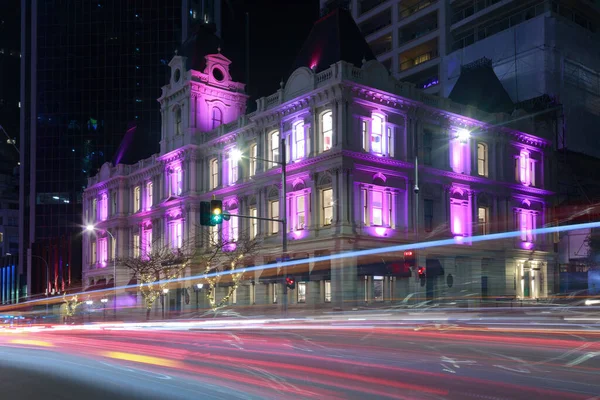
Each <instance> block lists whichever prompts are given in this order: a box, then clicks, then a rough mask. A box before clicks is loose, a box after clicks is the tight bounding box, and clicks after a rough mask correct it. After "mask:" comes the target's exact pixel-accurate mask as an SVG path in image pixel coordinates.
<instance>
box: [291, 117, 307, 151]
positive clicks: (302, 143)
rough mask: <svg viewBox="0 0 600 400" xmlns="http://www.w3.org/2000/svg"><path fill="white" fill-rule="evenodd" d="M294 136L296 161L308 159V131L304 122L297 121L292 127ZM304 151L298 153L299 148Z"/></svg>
mask: <svg viewBox="0 0 600 400" xmlns="http://www.w3.org/2000/svg"><path fill="white" fill-rule="evenodd" d="M292 134H293V139H294V161H297V160H301V159H303V158H305V157H306V130H305V125H304V121H297V122H295V123H294V124H293V125H292ZM300 147H301V148H302V151H298V149H299V148H300Z"/></svg>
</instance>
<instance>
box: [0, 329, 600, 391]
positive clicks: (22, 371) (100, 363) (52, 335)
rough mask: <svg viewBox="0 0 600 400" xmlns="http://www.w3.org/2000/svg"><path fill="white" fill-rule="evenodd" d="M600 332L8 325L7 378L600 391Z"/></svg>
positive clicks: (244, 387)
mask: <svg viewBox="0 0 600 400" xmlns="http://www.w3.org/2000/svg"><path fill="white" fill-rule="evenodd" d="M514 325H517V324H516V323H515V324H514ZM598 339H600V331H596V330H594V329H593V328H591V327H587V326H585V325H577V326H571V327H568V326H567V327H565V326H560V327H557V328H556V329H553V328H551V327H548V326H546V327H545V328H544V329H538V328H537V327H536V326H530V327H528V326H527V325H525V324H520V325H519V326H517V327H515V326H506V327H503V326H498V325H493V326H485V324H484V323H480V324H461V323H452V324H449V323H442V324H438V323H430V324H423V323H421V322H419V323H418V324H406V323H403V324H399V323H394V322H391V323H390V322H387V323H386V322H385V321H381V320H379V321H369V320H365V319H362V318H358V319H357V320H347V321H345V322H344V321H329V322H326V321H313V322H310V321H289V322H285V321H279V322H277V323H270V322H268V321H266V322H265V321H260V322H252V321H244V322H240V323H238V324H236V325H235V326H234V325H231V324H223V325H220V323H219V322H218V321H216V322H215V321H211V322H210V325H208V324H205V325H203V324H197V323H196V324H186V323H177V324H167V325H161V326H119V325H116V326H112V327H111V326H106V325H105V326H95V327H89V326H88V327H57V328H53V329H48V328H46V329H3V330H0V382H1V384H2V391H3V397H4V395H7V398H11V397H8V395H11V396H13V398H23V399H42V398H44V399H48V398H51V399H83V398H85V399H96V398H97V399H111V400H117V399H137V398H143V399H165V398H169V399H198V398H206V399H236V398H240V399H254V398H257V399H258V398H263V399H264V398H268V399H288V398H289V399H292V398H293V399H299V398H300V399H304V398H307V399H308V398H313V399H334V398H340V399H366V398H369V399H371V398H395V399H461V400H462V399H488V400H504V399H526V400H532V399H544V400H551V399H561V400H567V399H600V379H599V378H600V359H599V356H600V342H599V341H598Z"/></svg>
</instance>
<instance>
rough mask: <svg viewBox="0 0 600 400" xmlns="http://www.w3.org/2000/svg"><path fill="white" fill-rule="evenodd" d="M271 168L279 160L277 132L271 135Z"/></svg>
mask: <svg viewBox="0 0 600 400" xmlns="http://www.w3.org/2000/svg"><path fill="white" fill-rule="evenodd" d="M271 161H272V163H271V168H273V167H275V166H276V165H277V163H278V162H279V161H280V160H279V132H273V133H271Z"/></svg>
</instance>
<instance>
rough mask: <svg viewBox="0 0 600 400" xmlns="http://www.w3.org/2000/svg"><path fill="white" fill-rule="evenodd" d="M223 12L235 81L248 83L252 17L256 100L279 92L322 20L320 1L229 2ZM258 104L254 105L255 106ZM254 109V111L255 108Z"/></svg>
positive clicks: (252, 89) (251, 90)
mask: <svg viewBox="0 0 600 400" xmlns="http://www.w3.org/2000/svg"><path fill="white" fill-rule="evenodd" d="M224 3H229V4H230V5H231V7H230V8H227V5H226V4H224V5H223V6H224V9H223V16H224V22H223V41H224V46H223V47H224V48H223V49H222V52H223V54H224V55H225V56H226V57H228V58H230V59H231V60H232V61H233V63H234V64H235V66H234V65H233V64H232V75H233V78H234V79H240V80H242V81H243V82H245V83H248V82H247V81H246V79H245V75H246V74H245V41H246V40H245V37H246V28H245V13H246V12H249V13H250V82H249V85H248V86H247V87H246V90H247V92H248V93H249V94H250V95H251V96H252V98H251V100H250V101H251V102H252V103H254V100H255V99H256V98H257V97H261V96H268V95H270V94H272V93H274V92H275V91H277V89H279V82H280V80H281V79H282V78H284V79H286V78H287V75H288V74H289V73H290V72H291V71H290V68H291V67H292V64H293V63H294V60H295V58H296V55H297V54H298V53H299V51H300V48H301V47H302V44H303V43H304V40H305V39H306V38H307V37H308V34H309V32H310V29H311V28H312V25H313V23H314V22H315V21H316V20H317V19H318V18H319V0H229V1H224ZM253 105H254V104H252V106H253ZM251 109H254V107H251Z"/></svg>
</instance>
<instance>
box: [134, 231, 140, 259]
mask: <svg viewBox="0 0 600 400" xmlns="http://www.w3.org/2000/svg"><path fill="white" fill-rule="evenodd" d="M139 256H140V235H138V234H137V233H135V234H134V235H133V258H138V257H139Z"/></svg>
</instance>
